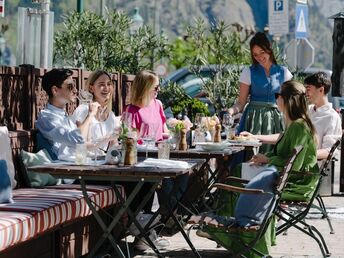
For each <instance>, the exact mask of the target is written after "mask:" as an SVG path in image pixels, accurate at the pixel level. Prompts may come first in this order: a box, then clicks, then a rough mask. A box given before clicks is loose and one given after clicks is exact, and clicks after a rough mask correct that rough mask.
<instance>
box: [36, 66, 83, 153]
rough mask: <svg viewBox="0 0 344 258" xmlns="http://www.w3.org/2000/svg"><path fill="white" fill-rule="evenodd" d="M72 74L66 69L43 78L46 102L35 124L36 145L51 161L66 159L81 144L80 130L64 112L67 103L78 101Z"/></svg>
mask: <svg viewBox="0 0 344 258" xmlns="http://www.w3.org/2000/svg"><path fill="white" fill-rule="evenodd" d="M72 74H73V71H72V70H69V69H53V70H51V71H49V72H47V73H46V74H45V75H44V76H43V79H42V87H43V89H44V90H45V91H46V93H47V94H48V97H49V102H48V104H47V106H46V108H45V109H43V110H42V111H41V112H40V113H39V115H38V119H37V121H36V128H37V129H38V131H39V133H38V136H37V138H38V139H37V140H38V142H37V145H38V148H46V149H47V150H48V151H49V153H50V154H51V155H52V158H58V159H66V157H70V155H71V153H73V152H74V149H75V145H76V144H77V143H84V139H83V137H82V135H81V132H80V130H79V129H78V127H77V126H76V124H75V123H74V122H73V121H72V120H71V119H70V118H69V117H68V115H67V113H66V111H65V108H66V104H67V103H70V102H75V101H76V98H77V92H78V91H77V89H76V87H75V83H74V81H73V78H72Z"/></svg>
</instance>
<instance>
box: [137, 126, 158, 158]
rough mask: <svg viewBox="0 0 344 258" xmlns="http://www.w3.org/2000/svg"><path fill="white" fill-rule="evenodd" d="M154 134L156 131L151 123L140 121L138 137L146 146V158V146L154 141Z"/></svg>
mask: <svg viewBox="0 0 344 258" xmlns="http://www.w3.org/2000/svg"><path fill="white" fill-rule="evenodd" d="M155 135H156V131H155V128H154V126H153V125H150V124H147V123H141V128H140V138H141V139H142V141H143V142H144V144H145V147H146V159H147V158H148V146H152V143H155Z"/></svg>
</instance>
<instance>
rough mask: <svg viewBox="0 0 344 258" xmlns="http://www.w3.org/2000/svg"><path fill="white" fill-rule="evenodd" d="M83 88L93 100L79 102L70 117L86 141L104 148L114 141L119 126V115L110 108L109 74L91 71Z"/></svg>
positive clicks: (110, 83) (111, 89)
mask: <svg viewBox="0 0 344 258" xmlns="http://www.w3.org/2000/svg"><path fill="white" fill-rule="evenodd" d="M85 90H87V91H89V92H90V93H91V94H92V95H93V102H91V103H90V104H88V103H81V104H80V105H79V106H78V107H77V108H76V109H75V111H74V113H73V115H72V119H73V120H74V121H75V123H76V124H77V126H78V127H79V129H80V131H81V134H82V136H83V137H84V139H85V140H86V142H98V143H97V146H98V147H99V148H100V149H103V150H106V149H107V148H108V145H109V141H110V145H112V144H115V143H116V140H114V138H113V136H114V134H116V132H118V130H119V128H120V117H116V116H115V114H114V113H113V112H112V110H111V106H112V95H113V91H114V89H113V83H112V80H111V76H110V74H108V73H107V72H105V71H102V70H99V71H95V72H93V73H91V75H90V76H89V77H88V79H87V81H86V87H85ZM99 141H100V143H99Z"/></svg>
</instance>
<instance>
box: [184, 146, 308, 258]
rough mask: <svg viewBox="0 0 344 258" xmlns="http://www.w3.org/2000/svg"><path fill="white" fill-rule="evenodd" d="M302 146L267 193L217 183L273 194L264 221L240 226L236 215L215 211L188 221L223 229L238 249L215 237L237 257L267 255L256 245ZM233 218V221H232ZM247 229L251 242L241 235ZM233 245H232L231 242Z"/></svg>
mask: <svg viewBox="0 0 344 258" xmlns="http://www.w3.org/2000/svg"><path fill="white" fill-rule="evenodd" d="M302 149H303V146H298V147H296V148H295V149H294V150H293V152H292V155H291V157H290V158H289V159H288V161H287V162H286V164H285V166H284V168H283V169H282V171H280V173H279V175H278V179H277V182H276V185H275V186H274V188H273V191H272V192H264V191H263V190H262V189H252V188H250V189H247V188H242V187H236V186H231V185H227V184H222V183H215V184H214V185H213V187H215V188H218V189H223V190H225V191H229V192H235V193H238V194H255V195H270V196H272V200H271V202H270V203H269V205H268V207H267V208H266V210H265V215H264V217H263V219H262V222H261V224H259V225H254V226H249V227H240V226H238V225H237V224H236V223H235V218H231V219H228V217H221V216H218V215H214V214H213V213H203V214H200V215H194V216H192V217H191V218H190V220H189V221H188V223H189V224H192V226H191V227H190V228H193V227H194V226H195V225H198V226H199V228H201V229H204V227H215V228H220V229H223V232H224V234H226V236H229V237H230V239H231V240H233V242H235V246H236V247H238V248H236V250H232V249H231V247H228V246H226V243H223V242H221V241H219V240H218V239H214V241H216V242H217V243H218V244H220V245H221V246H223V247H225V248H227V249H228V250H229V251H232V252H234V253H233V255H234V257H246V256H245V255H246V254H247V253H248V252H252V253H255V254H257V255H259V256H261V257H263V256H266V254H264V253H262V252H261V251H259V250H257V249H256V244H257V243H258V242H259V241H260V240H261V238H262V237H263V236H264V234H265V232H266V231H267V229H268V227H269V224H270V222H271V220H272V219H273V218H274V216H273V215H274V214H275V212H276V210H277V207H278V204H279V200H280V197H281V193H282V191H283V188H284V187H285V185H286V182H287V179H288V176H289V172H290V171H291V169H292V166H293V163H294V161H295V159H296V158H297V156H298V154H299V153H300V152H301V150H302ZM232 180H233V181H236V182H241V183H248V182H249V181H247V180H243V179H240V178H232ZM233 219H234V222H233ZM245 232H252V233H253V235H254V237H253V238H251V239H250V240H249V241H247V240H245V241H244V240H242V239H241V237H240V236H241V234H243V233H245ZM231 246H233V245H231Z"/></svg>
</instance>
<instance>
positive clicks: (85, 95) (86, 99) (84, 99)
mask: <svg viewBox="0 0 344 258" xmlns="http://www.w3.org/2000/svg"><path fill="white" fill-rule="evenodd" d="M77 98H78V100H79V102H80V104H90V103H91V102H92V101H93V95H92V93H90V92H88V91H86V90H79V94H78V96H77Z"/></svg>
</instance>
